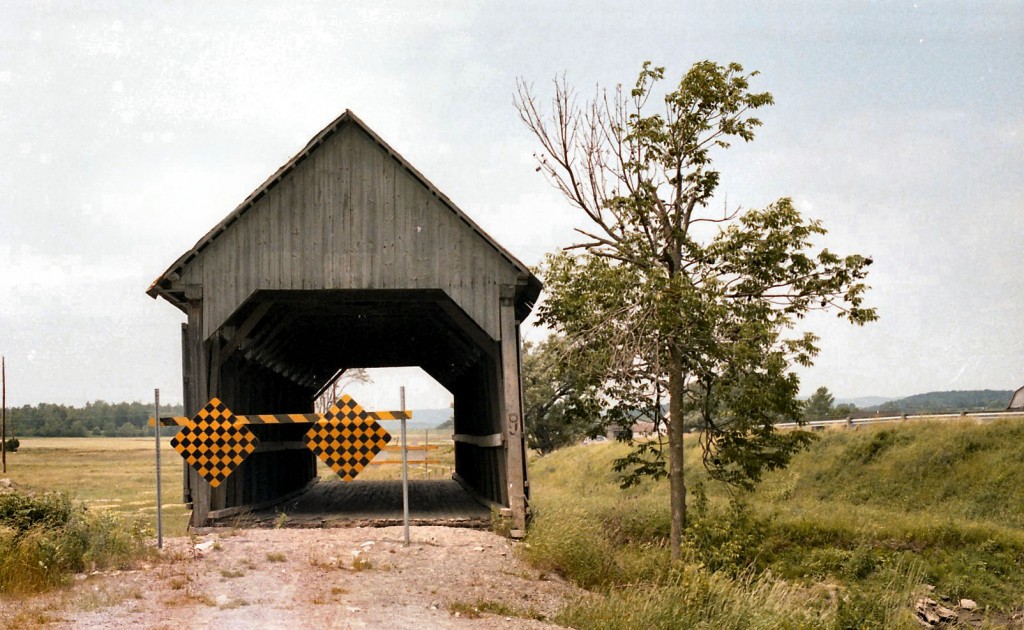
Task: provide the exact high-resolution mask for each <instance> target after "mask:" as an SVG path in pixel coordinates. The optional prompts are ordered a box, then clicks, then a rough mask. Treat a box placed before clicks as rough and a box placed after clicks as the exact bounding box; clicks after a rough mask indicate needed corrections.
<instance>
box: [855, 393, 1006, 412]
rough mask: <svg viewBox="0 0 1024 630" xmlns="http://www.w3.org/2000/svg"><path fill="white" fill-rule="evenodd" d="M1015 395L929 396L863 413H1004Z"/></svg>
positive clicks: (956, 394) (904, 400) (911, 397)
mask: <svg viewBox="0 0 1024 630" xmlns="http://www.w3.org/2000/svg"><path fill="white" fill-rule="evenodd" d="M1012 395H1013V392H1012V391H1010V390H995V389H981V390H968V391H948V392H928V393H926V394H915V395H913V396H907V397H906V398H900V399H897V400H889V401H886V402H884V403H881V404H879V405H875V406H872V407H864V408H863V410H864V411H877V412H879V413H911V414H914V413H959V412H961V411H1001V410H1003V409H1006V405H1008V404H1009V402H1010V397H1011V396H1012Z"/></svg>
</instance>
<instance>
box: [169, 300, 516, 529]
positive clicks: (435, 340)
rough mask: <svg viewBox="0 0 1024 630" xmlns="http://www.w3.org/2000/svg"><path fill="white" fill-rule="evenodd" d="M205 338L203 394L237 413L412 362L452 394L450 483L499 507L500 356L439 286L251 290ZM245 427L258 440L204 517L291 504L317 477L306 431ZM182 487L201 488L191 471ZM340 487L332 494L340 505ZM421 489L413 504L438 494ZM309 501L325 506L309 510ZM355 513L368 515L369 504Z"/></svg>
mask: <svg viewBox="0 0 1024 630" xmlns="http://www.w3.org/2000/svg"><path fill="white" fill-rule="evenodd" d="M207 343H210V344H212V346H211V348H210V353H209V355H210V375H209V380H210V383H211V388H210V389H211V391H214V392H217V393H218V394H217V395H218V396H219V397H220V398H221V400H222V401H224V403H225V404H226V405H227V406H228V407H229V408H230V409H231V410H232V411H234V412H235V413H236V414H261V413H263V414H266V413H299V412H309V411H312V406H313V400H314V398H315V397H316V396H317V394H319V393H320V392H321V391H322V389H323V388H324V387H325V386H327V385H329V384H330V382H331V381H333V379H334V378H335V377H336V376H337V374H338V373H339V371H343V370H345V369H349V368H354V367H397V366H406V365H417V366H420V367H421V368H422V369H423V370H424V371H425V372H427V373H428V374H429V375H430V376H432V377H433V378H434V379H435V380H436V381H438V383H440V384H441V385H442V386H444V387H445V388H446V389H448V390H449V391H450V392H451V393H452V395H453V397H454V402H455V410H454V411H455V413H454V415H455V429H454V433H455V439H456V461H455V472H456V475H457V478H458V479H459V480H460V482H461V483H462V485H463V486H464V487H466V488H467V489H468V490H469V492H470V493H471V494H472V495H473V496H475V497H476V498H477V499H478V500H480V501H482V502H484V503H491V504H497V505H507V502H508V496H507V489H506V483H505V481H504V478H505V475H504V472H505V465H506V463H505V458H504V454H503V449H502V446H503V444H502V438H501V434H502V428H501V424H500V422H501V419H500V410H499V408H498V406H497V404H496V401H497V400H498V399H499V396H500V393H499V391H500V388H501V380H500V378H501V368H500V363H499V357H500V351H499V350H500V349H499V346H498V344H497V342H495V341H493V340H492V339H490V337H489V336H488V335H487V334H486V333H485V332H484V331H483V330H481V329H480V327H479V326H478V325H477V324H476V323H475V322H474V321H473V320H472V319H470V318H469V317H468V316H467V315H466V314H465V313H464V312H463V311H462V310H461V309H460V308H459V307H458V306H457V305H456V304H455V303H454V302H452V300H451V299H449V298H448V297H447V296H446V295H445V293H444V292H443V291H440V290H391V291H387V290H383V291H382V290H375V291H359V290H319V291H280V290H279V291H266V290H263V291H258V292H256V293H255V294H254V295H253V296H252V298H251V299H249V300H248V301H246V303H245V304H243V305H242V306H241V307H240V308H239V309H238V310H237V312H235V313H234V314H233V315H232V316H231V317H230V318H229V319H228V320H227V321H226V322H225V324H224V326H223V327H222V328H221V330H220V331H218V333H217V334H215V335H214V337H213V340H212V341H210V342H207ZM249 428H250V430H252V431H253V432H254V433H255V434H256V435H257V437H258V438H259V439H260V442H261V444H260V446H259V447H258V449H257V451H256V452H255V453H253V454H252V455H250V456H249V458H247V459H246V460H245V461H244V462H243V463H242V464H241V465H240V466H239V468H238V469H237V470H236V471H235V472H234V473H232V475H231V476H230V477H228V479H227V480H226V481H225V482H224V483H223V484H222V485H221V486H220V487H218V488H214V489H212V490H211V491H212V495H211V497H210V499H211V500H210V509H211V513H210V516H211V517H212V518H216V517H218V516H220V515H230V514H232V513H234V512H235V511H236V510H234V509H232V508H238V507H240V506H260V505H266V504H270V503H272V502H274V501H277V500H280V499H282V498H283V497H288V496H290V495H292V494H294V493H295V492H296V491H298V490H300V489H302V488H303V487H305V486H306V485H307V484H308V482H309V481H310V480H311V479H312V478H313V477H315V476H316V459H315V456H314V455H313V453H312V452H311V451H309V449H307V448H306V447H305V445H304V444H303V443H302V435H303V433H304V432H305V431H306V430H307V428H308V427H307V426H306V425H250V427H249ZM362 483H364V484H365V483H366V482H362ZM187 485H188V486H189V487H187V488H186V492H191V489H192V488H196V489H199V488H200V483H199V482H198V480H197V479H196V478H195V476H194V475H192V476H191V479H190V480H189V483H188V484H187ZM449 485H450V486H451V485H454V484H451V483H449ZM344 492H345V490H344V489H332V490H331V491H330V493H331V496H332V497H333V499H332V501H333V505H335V507H336V508H337V507H338V506H341V505H342V504H343V503H344V500H343V497H344V496H345V495H344ZM423 492H424V495H423V496H424V497H426V498H425V499H423V500H419V499H417V501H419V502H420V503H423V502H424V501H425V502H426V504H429V503H430V502H431V499H430V498H429V497H430V496H434V495H436V494H437V493H438V490H437V489H434V490H429V491H428V490H423ZM362 494H363V495H365V494H366V490H365V488H363V491H362ZM385 494H387V493H385ZM449 494H450V492H449ZM382 496H383V495H382ZM438 496H439V495H438ZM189 498H191V497H189ZM339 501H340V503H339ZM349 501H350V502H351V501H362V502H364V503H365V501H366V499H365V498H363V499H357V498H354V497H353V498H350V499H349ZM438 501H440V502H441V503H445V504H454V503H458V501H457V500H453V499H451V498H450V497H449V498H441V499H438ZM453 501H454V503H453ZM317 504H318V505H321V507H322V506H324V505H330V504H331V502H330V501H328V502H326V503H325V502H322V501H321V502H319V503H318V502H317V501H307V504H305V505H307V506H313V505H317ZM391 507H392V508H393V506H391ZM427 507H429V506H428V505H427V506H426V507H424V508H423V509H424V510H426V512H429V511H430V509H434V508H430V509H427ZM436 507H437V506H435V508H436ZM381 508H382V509H385V511H386V509H387V508H385V506H384V505H381ZM309 509H310V510H312V509H314V508H313V507H309ZM325 509H331V508H330V507H328V508H325ZM357 511H358V512H359V513H360V514H363V515H365V512H366V509H365V506H363V507H362V508H360V509H359V510H357ZM421 512H423V510H421ZM442 512H443V510H442ZM477 516H479V514H477Z"/></svg>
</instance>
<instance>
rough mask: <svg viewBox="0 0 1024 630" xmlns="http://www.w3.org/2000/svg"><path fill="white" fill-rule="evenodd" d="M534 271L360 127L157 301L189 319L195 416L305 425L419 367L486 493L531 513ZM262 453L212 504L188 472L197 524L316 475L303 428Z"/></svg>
mask: <svg viewBox="0 0 1024 630" xmlns="http://www.w3.org/2000/svg"><path fill="white" fill-rule="evenodd" d="M540 290H541V283H540V281H539V280H538V279H537V278H536V277H535V276H534V275H533V274H532V273H530V271H529V269H528V268H527V267H526V266H525V265H524V264H523V263H521V262H520V261H518V260H517V259H516V258H515V257H513V256H512V255H511V254H510V253H509V252H508V251H506V250H505V249H504V248H503V247H501V245H499V244H498V243H497V242H495V241H494V239H492V238H491V237H490V236H488V235H487V234H486V233H484V231H483V230H481V229H480V228H479V226H477V225H476V224H475V223H473V221H472V220H471V219H470V218H469V217H468V216H466V214H465V213H464V212H462V211H461V210H460V209H459V208H458V207H456V205H455V204H454V203H452V201H451V200H450V199H448V198H447V197H446V196H445V195H444V194H442V193H441V192H440V191H439V190H437V188H435V187H434V186H433V185H432V184H431V183H430V182H429V181H427V179H426V178H425V177H423V175H421V174H420V173H419V172H418V171H417V170H416V169H415V168H413V167H412V165H410V164H409V163H408V162H407V161H406V160H405V159H404V158H402V156H400V155H399V154H398V153H397V152H396V151H395V150H394V149H392V148H391V147H390V146H389V145H388V144H387V143H386V142H384V141H383V140H382V139H381V138H380V137H379V136H378V135H377V134H376V133H374V132H373V131H372V130H371V129H370V128H369V127H367V126H366V125H365V124H364V123H363V122H362V121H361V120H359V118H357V117H356V116H355V115H354V114H352V113H351V112H349V111H346V112H345V113H344V114H342V115H341V116H340V117H338V118H337V119H336V120H335V121H334V122H332V123H331V124H330V125H328V126H327V128H325V129H324V130H323V131H321V132H320V133H318V134H317V135H316V137H314V138H313V139H312V140H311V141H310V142H309V143H308V144H307V145H306V147H305V148H304V149H303V150H302V151H300V152H299V153H298V155H296V156H295V157H294V158H292V159H291V160H290V161H289V162H288V163H287V164H285V165H284V166H283V167H281V168H280V169H279V170H278V171H277V172H276V173H274V174H273V175H272V176H271V177H270V178H269V179H268V180H267V181H266V182H265V183H264V184H263V185H262V186H260V187H259V188H257V189H256V190H255V191H254V192H253V193H252V194H251V195H249V197H248V198H247V199H246V200H245V201H244V202H242V204H241V205H239V206H238V207H237V208H235V210H234V211H232V212H231V213H230V214H228V216H227V217H225V218H224V220H223V221H221V222H220V223H218V224H217V225H216V226H215V227H214V228H213V229H212V230H210V231H209V232H208V233H207V234H206V235H205V236H203V237H202V238H201V239H199V241H198V242H197V243H196V244H195V245H194V246H193V247H192V248H191V249H189V250H188V251H186V252H185V253H184V254H183V255H182V256H181V257H180V258H179V259H178V260H176V261H175V262H174V263H173V264H172V265H171V266H170V267H169V268H168V269H167V271H165V272H164V273H163V274H162V275H161V276H160V277H159V278H157V279H156V280H155V281H154V282H153V284H152V286H150V288H149V290H148V294H149V295H150V296H152V297H154V298H156V297H158V296H159V297H163V298H164V299H165V300H167V301H168V302H170V303H171V304H172V305H174V306H175V307H176V308H178V309H180V310H181V311H183V312H184V313H186V314H187V317H188V321H187V323H186V324H183V325H182V365H183V373H184V374H183V376H184V397H185V400H184V403H185V413H186V415H187V416H193V415H194V414H196V413H197V412H198V411H199V410H200V409H201V408H202V407H203V406H204V405H205V404H206V402H207V401H208V400H210V399H211V398H213V397H215V396H216V397H218V398H220V399H221V400H222V401H223V402H224V403H225V404H226V405H227V406H228V407H229V408H230V409H231V410H232V411H233V412H234V413H235V414H273V413H297V412H298V413H302V412H310V411H312V410H313V401H314V398H315V397H316V395H317V394H318V393H319V392H320V391H321V389H322V388H323V387H325V386H326V385H328V384H329V383H330V382H331V381H332V380H333V379H334V378H335V377H336V376H337V374H338V373H339V371H343V370H345V369H348V368H356V367H397V366H419V367H421V368H422V369H423V370H425V371H426V372H427V373H428V374H430V375H431V376H432V377H433V378H434V379H436V380H437V381H438V382H439V383H440V384H441V385H443V386H444V387H445V388H447V389H448V390H449V391H450V392H451V393H452V395H453V397H454V403H455V410H454V411H455V413H454V416H455V442H456V444H455V471H456V476H457V477H458V479H459V480H460V481H461V482H462V483H463V485H465V486H466V487H468V488H469V489H470V490H471V491H472V492H473V494H475V495H476V496H478V497H481V498H483V499H484V500H485V501H487V502H490V503H492V504H497V505H499V506H504V507H507V508H510V510H511V515H512V519H513V527H522V526H523V525H524V523H525V519H526V512H527V495H528V490H527V489H528V482H527V480H526V463H525V457H524V438H523V431H522V420H521V419H522V411H521V400H520V396H521V392H520V373H519V372H520V358H519V348H520V340H519V325H520V323H521V322H522V321H523V319H524V318H525V317H526V316H527V315H528V314H529V313H530V311H531V309H532V308H533V305H534V302H535V301H536V300H537V298H538V295H539V294H540ZM251 429H252V430H253V432H254V433H255V434H256V436H257V437H258V438H259V440H260V444H259V447H258V449H257V451H256V452H254V453H253V454H252V455H250V456H249V457H248V458H247V459H246V460H245V461H244V462H242V464H241V465H240V466H239V468H238V469H237V470H235V471H234V472H233V473H232V474H231V475H230V476H229V477H228V478H227V479H226V481H225V482H224V483H222V484H220V485H219V486H217V487H215V488H211V487H210V484H208V483H207V482H206V481H205V480H204V479H203V478H201V477H199V476H198V475H197V473H196V472H195V471H194V470H192V469H191V468H189V467H187V466H186V474H185V480H184V489H185V499H186V501H191V503H192V509H193V516H192V519H193V520H192V523H193V525H202V524H204V523H206V522H207V520H208V517H209V515H210V512H211V511H217V510H221V511H223V510H225V509H226V508H233V507H242V506H247V505H254V504H260V503H267V502H270V501H273V500H275V499H278V498H282V497H285V496H286V495H289V494H290V493H293V492H295V491H296V490H298V489H301V488H302V487H304V486H305V485H306V484H307V482H309V481H310V480H311V479H312V478H313V477H314V476H315V475H316V460H315V457H314V455H313V453H312V452H311V451H310V450H308V449H307V448H305V446H304V445H303V444H302V442H301V441H300V436H301V432H302V431H303V430H304V429H303V428H302V427H301V426H300V427H297V426H295V425H258V426H255V425H254V426H253V427H251Z"/></svg>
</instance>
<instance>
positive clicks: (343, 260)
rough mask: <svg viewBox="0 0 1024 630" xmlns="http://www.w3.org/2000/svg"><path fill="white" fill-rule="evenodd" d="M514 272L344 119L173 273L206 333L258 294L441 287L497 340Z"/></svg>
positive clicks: (363, 134) (207, 336) (366, 136)
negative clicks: (198, 308)
mask: <svg viewBox="0 0 1024 630" xmlns="http://www.w3.org/2000/svg"><path fill="white" fill-rule="evenodd" d="M516 279H517V272H516V270H515V269H514V268H513V267H512V265H510V264H509V263H508V261H507V260H505V259H504V258H503V257H502V255H501V254H500V253H499V252H498V251H497V250H495V249H494V247H492V246H491V245H490V244H489V243H487V241H486V240H484V239H483V238H481V237H480V236H479V235H478V234H477V233H476V232H475V231H474V230H473V229H472V228H471V227H470V226H469V225H468V224H467V223H466V222H464V221H463V220H461V219H460V218H459V217H458V216H457V215H456V214H455V213H454V212H452V211H451V210H450V209H449V208H448V206H447V205H446V204H445V203H444V202H443V201H442V200H441V199H439V198H438V197H436V196H435V195H434V194H432V193H431V192H430V190H429V189H428V188H426V187H425V186H423V185H422V184H421V183H420V181H419V180H417V179H416V177H415V176H414V175H413V174H412V173H410V172H409V171H408V170H406V169H405V167H404V166H402V164H401V163H400V162H398V161H397V160H395V159H393V158H392V157H391V156H390V155H389V154H388V153H387V152H386V151H385V150H384V149H383V148H382V147H381V146H380V145H378V144H377V143H376V142H375V141H374V140H373V139H372V138H371V137H370V136H369V135H367V134H366V133H365V132H363V131H362V130H361V129H359V128H358V127H357V126H356V125H353V124H345V125H342V126H341V127H340V128H339V129H338V131H337V132H336V133H334V134H333V135H331V136H330V137H329V138H327V139H326V140H325V141H324V142H323V144H322V145H321V146H320V147H318V148H317V149H315V150H314V151H312V152H311V153H310V154H309V155H308V157H306V159H304V160H303V161H301V162H300V163H299V164H297V165H296V167H295V169H294V170H293V171H291V172H290V173H288V174H287V175H286V176H285V177H284V178H283V179H282V180H281V181H280V182H278V183H277V184H276V185H275V186H272V187H271V188H270V189H269V190H268V191H267V193H266V194H265V195H264V196H263V197H261V198H260V199H258V200H257V201H256V202H255V203H254V205H253V207H252V208H250V209H249V210H248V211H247V212H245V213H244V214H242V216H240V217H239V218H238V220H237V221H236V222H235V223H234V224H232V225H231V226H230V227H229V229H227V231H226V232H224V233H223V234H221V235H220V236H219V237H218V238H216V239H215V240H213V241H212V242H211V243H210V245H209V246H208V247H207V248H206V249H204V250H203V251H202V252H201V253H200V254H199V256H198V257H197V259H196V260H194V261H193V262H192V263H191V264H190V265H188V266H187V267H186V269H185V270H184V276H183V278H182V280H183V281H184V282H185V283H187V284H202V285H203V293H204V302H205V304H204V309H203V335H204V338H209V336H210V335H212V334H213V333H214V332H215V331H216V330H217V329H218V328H219V327H220V326H221V325H222V324H223V323H224V322H225V321H226V320H227V318H228V317H229V316H230V315H231V314H232V313H233V312H234V311H235V310H236V309H237V308H238V307H239V306H240V305H241V304H242V303H243V302H245V300H246V299H247V298H248V297H249V296H250V295H252V293H253V292H254V291H256V290H258V289H426V288H439V289H442V290H444V291H445V292H446V293H447V294H448V296H449V297H451V299H452V300H453V301H454V302H455V303H456V304H458V305H459V306H460V307H461V308H462V309H463V310H464V311H465V312H466V313H467V314H468V315H469V316H470V317H472V318H473V319H474V320H475V321H476V322H477V324H479V325H480V327H481V328H482V329H483V330H484V331H486V332H487V334H488V335H490V336H491V338H492V339H495V340H497V339H500V326H499V321H498V312H499V309H498V302H499V286H500V285H502V284H510V285H515V284H516Z"/></svg>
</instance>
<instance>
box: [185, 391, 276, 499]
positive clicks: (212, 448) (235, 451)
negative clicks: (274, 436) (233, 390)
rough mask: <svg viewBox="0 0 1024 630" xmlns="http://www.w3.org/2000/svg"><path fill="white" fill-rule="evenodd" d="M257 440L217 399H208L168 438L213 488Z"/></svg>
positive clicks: (252, 448)
mask: <svg viewBox="0 0 1024 630" xmlns="http://www.w3.org/2000/svg"><path fill="white" fill-rule="evenodd" d="M257 444H259V440H258V439H257V438H256V436H255V435H253V433H252V431H250V430H249V429H247V428H246V427H245V424H244V423H241V422H237V421H235V420H234V419H233V417H232V413H231V410H230V409H228V408H227V407H226V406H225V405H224V403H222V402H221V401H220V400H218V399H217V398H214V399H213V400H211V401H210V402H209V403H207V405H206V406H205V407H203V409H202V410H201V411H200V412H199V413H197V414H196V416H195V417H194V418H192V419H191V420H190V421H189V422H187V423H185V425H184V426H182V429H181V431H179V432H178V434H177V435H176V436H174V437H173V438H171V446H173V447H174V450H176V451H178V453H179V454H181V456H182V457H184V458H185V461H186V462H188V464H189V465H190V466H192V468H195V469H196V471H197V472H198V473H199V475H200V476H201V477H203V478H204V479H206V480H207V481H208V482H210V485H211V486H212V487H214V488H216V487H217V486H219V485H220V483H221V482H222V481H224V480H225V479H227V477H228V475H230V474H231V471H233V470H234V469H235V468H238V465H239V464H241V463H242V462H243V461H244V460H245V458H246V457H248V456H249V454H250V453H252V452H253V451H254V450H256V445H257Z"/></svg>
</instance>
